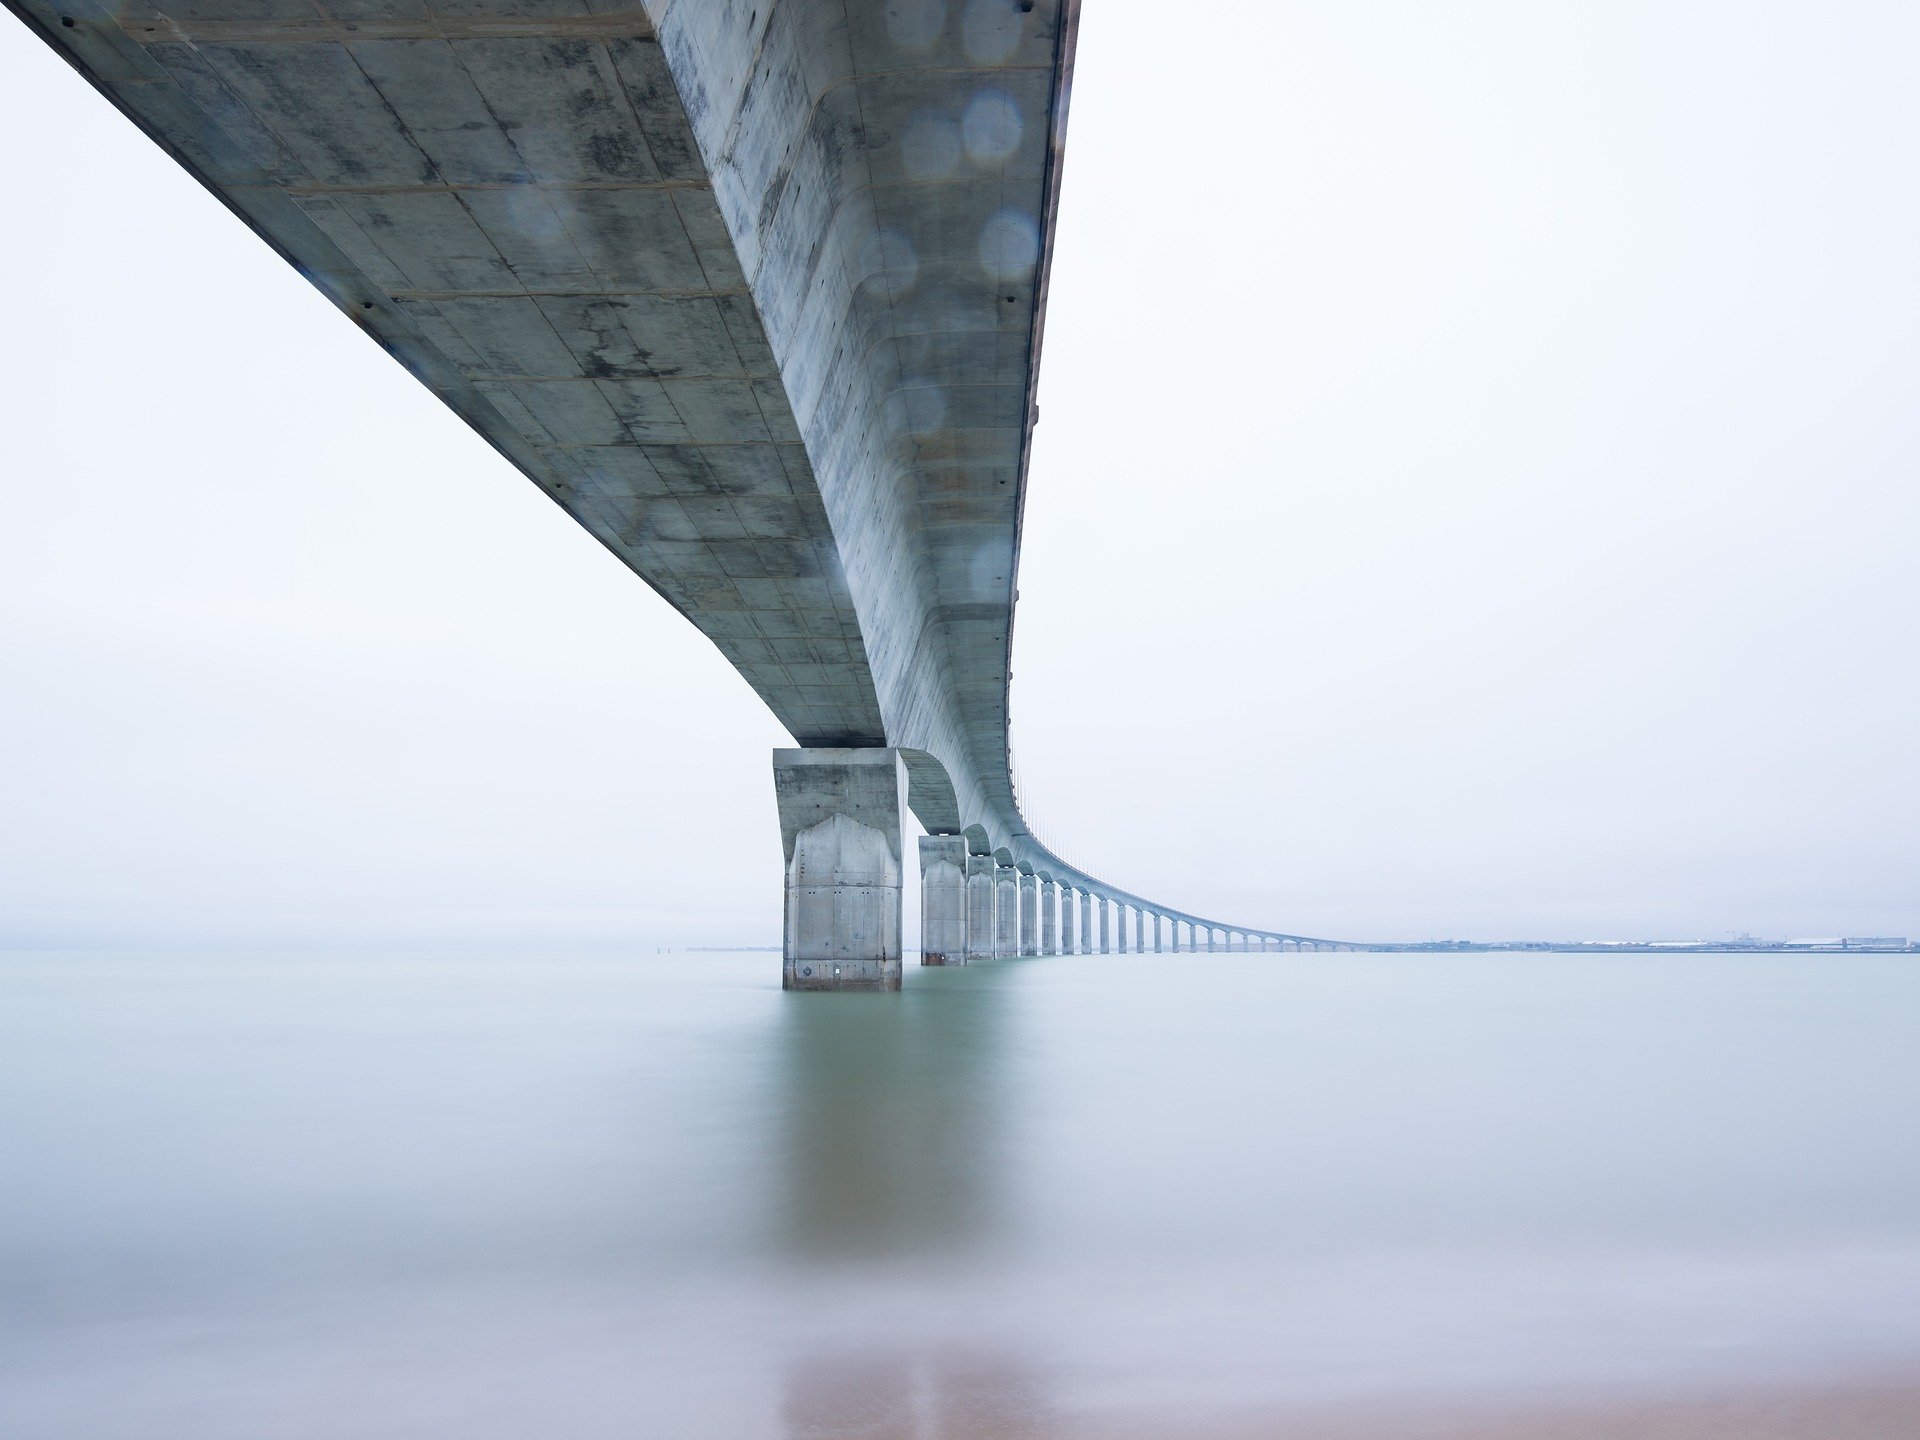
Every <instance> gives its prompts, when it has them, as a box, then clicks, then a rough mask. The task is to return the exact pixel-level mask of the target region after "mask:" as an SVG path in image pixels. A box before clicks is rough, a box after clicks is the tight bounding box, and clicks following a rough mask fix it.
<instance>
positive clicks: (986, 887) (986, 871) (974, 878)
mask: <svg viewBox="0 0 1920 1440" xmlns="http://www.w3.org/2000/svg"><path fill="white" fill-rule="evenodd" d="M994 869H995V866H994V863H993V857H992V856H991V855H969V856H967V959H969V960H991V959H992V958H993V933H994V925H993V908H994V907H993V899H994V896H993V878H994V877H993V872H994Z"/></svg>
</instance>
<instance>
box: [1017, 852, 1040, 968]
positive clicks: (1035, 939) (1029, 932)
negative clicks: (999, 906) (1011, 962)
mask: <svg viewBox="0 0 1920 1440" xmlns="http://www.w3.org/2000/svg"><path fill="white" fill-rule="evenodd" d="M1020 953H1021V954H1022V955H1038V954H1039V953H1040V881H1039V879H1038V878H1037V877H1036V876H1035V875H1034V874H1033V872H1032V871H1030V870H1027V871H1022V872H1021V874H1020Z"/></svg>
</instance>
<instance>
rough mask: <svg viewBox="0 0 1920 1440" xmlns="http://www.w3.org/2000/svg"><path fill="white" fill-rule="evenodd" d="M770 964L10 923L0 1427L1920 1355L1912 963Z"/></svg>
mask: <svg viewBox="0 0 1920 1440" xmlns="http://www.w3.org/2000/svg"><path fill="white" fill-rule="evenodd" d="M778 970H779V962H778V957H777V956H771V955H766V954H751V955H738V956H735V955H667V956H653V955H648V956H640V957H634V958H623V957H593V958H582V957H579V956H563V955H555V956H542V955H514V956H423V955H395V956H369V955H354V956H337V955H301V956H272V955H262V956H182V955H137V956H134V955H118V956H88V955H13V956H7V957H0V1435H5V1436H7V1437H9V1440H41V1437H48V1440H53V1437H58V1440H84V1437H101V1440H105V1437H116V1440H118V1437H126V1440H136V1437H137V1440H174V1437H179V1440H189V1437H190V1440H229V1437H231V1440H243V1437H244V1440H263V1437H286V1440H340V1437H353V1440H385V1437H393V1440H400V1437H407V1440H417V1437H422V1436H442V1435H445V1436H456V1435H457V1436H461V1437H500V1440H509V1437H511V1440H520V1437H528V1440H532V1437H542V1440H574V1437H594V1440H598V1437H616V1436H617V1437H646V1436H656V1435H658V1436H682V1435H685V1436H702V1437H706V1436H713V1437H729V1436H740V1437H755V1440H758V1437H770V1440H798V1437H802V1436H804V1437H809V1440H821V1437H829V1436H842V1435H844V1436H855V1435H858V1436H862V1437H869V1436H871V1437H893V1436H901V1437H906V1436H927V1437H932V1436H941V1437H947V1440H963V1437H974V1436H981V1437H984V1436H1003V1435H1004V1436H1052V1435H1056V1434H1059V1435H1067V1434H1072V1435H1076V1436H1078V1435H1083V1434H1084V1435H1100V1434H1107V1433H1114V1431H1115V1429H1116V1428H1117V1427H1119V1426H1121V1425H1122V1424H1123V1423H1124V1424H1127V1425H1134V1424H1138V1425H1143V1426H1151V1425H1152V1424H1153V1423H1155V1422H1156V1421H1164V1424H1165V1430H1164V1433H1166V1434H1168V1435H1178V1434H1191V1433H1194V1432H1195V1430H1196V1429H1197V1428H1199V1426H1200V1425H1201V1423H1202V1422H1204V1421H1205V1420H1206V1419H1207V1418H1208V1417H1211V1416H1215V1415H1218V1416H1221V1417H1225V1416H1230V1415H1248V1414H1255V1415H1259V1414H1270V1415H1272V1416H1274V1417H1286V1416H1289V1415H1304V1414H1308V1413H1320V1412H1324V1411H1327V1410H1328V1409H1338V1408H1339V1407H1341V1406H1345V1405H1351V1404H1358V1403H1374V1402H1378V1401H1380V1400H1382V1399H1392V1398H1396V1397H1428V1398H1431V1397H1441V1398H1442V1399H1444V1398H1446V1397H1463V1398H1471V1397H1482V1396H1516V1395H1527V1396H1538V1395H1575V1394H1578V1395H1616V1394H1621V1393H1630V1392H1634V1391H1636V1390H1645V1391H1648V1392H1654V1391H1661V1390H1671V1389H1673V1388H1675V1387H1686V1386H1694V1385H1708V1384H1716V1383H1739V1382H1742V1381H1745V1380H1748V1379H1752V1378H1755V1377H1761V1378H1766V1379H1768V1380H1773V1381H1777V1380H1779V1379H1781V1378H1782V1377H1805V1378H1807V1379H1809V1380H1824V1379H1831V1378H1840V1379H1844V1378H1846V1377H1849V1376H1856V1375H1857V1376H1863V1377H1865V1376H1871V1377H1879V1376H1886V1375H1906V1376H1911V1375H1915V1374H1920V1125H1916V1123H1915V1116H1916V1098H1917V1097H1920V964H1916V963H1915V961H1914V960H1913V958H1911V957H1901V956H1886V957H1865V956H1851V957H1850V956H1817V957H1785V958H1774V957H1752V956H1685V957H1674V958H1662V959H1640V958H1634V959H1626V958H1614V957H1591V956H1539V955H1529V956H1517V955H1516V956H1508V955H1475V956H1431V957H1420V956H1384V955H1319V956H1314V955H1303V956H1277V955H1268V956H1260V955H1235V956H1228V955H1219V956H1207V955H1190V956H1189V955H1183V956H1162V957H1156V956H1108V957H1078V958H1075V957H1064V958H1057V959H1047V960H1034V961H1011V962H998V963H992V964H986V965H980V966H975V967H971V968H967V969H953V970H927V971H922V970H912V969H910V971H909V974H908V977H907V987H906V989H905V991H904V992H903V993H902V994H899V995H893V996H838V995H785V994H783V993H782V992H781V991H780V989H779V987H778ZM1277 1423H1279V1419H1276V1424H1277Z"/></svg>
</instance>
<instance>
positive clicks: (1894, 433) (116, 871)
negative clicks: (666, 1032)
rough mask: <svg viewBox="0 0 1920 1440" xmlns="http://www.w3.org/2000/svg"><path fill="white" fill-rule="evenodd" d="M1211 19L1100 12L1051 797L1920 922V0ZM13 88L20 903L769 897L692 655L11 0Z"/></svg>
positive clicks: (1078, 211)
mask: <svg viewBox="0 0 1920 1440" xmlns="http://www.w3.org/2000/svg"><path fill="white" fill-rule="evenodd" d="M1176 14H1177V12H1170V11H1169V10H1168V9H1167V7H1166V6H1165V5H1164V4H1146V3H1134V0H1090V3H1089V4H1088V5H1087V8H1086V15H1085V19H1084V21H1083V25H1082V33H1081V43H1080V54H1079V67H1078V72H1077V78H1076V86H1075V91H1074V96H1073V109H1072V123H1071V127H1070V138H1069V144H1068V152H1067V153H1068V160H1067V167H1066V178H1065V186H1064V191H1063V195H1062V201H1061V224H1060V233H1059V241H1058V249H1057V253H1056V257H1055V261H1054V268H1053V297H1052V305H1051V309H1050V311H1049V316H1048V324H1047V350H1046V356H1045V361H1044V364H1043V369H1042V380H1041V385H1040V405H1041V412H1042V423H1041V424H1040V426H1039V429H1038V431H1037V432H1036V442H1035V447H1034V455H1033V467H1032V472H1031V489H1030V494H1029V500H1028V506H1027V534H1026V539H1025V543H1024V548H1023V559H1024V563H1025V568H1024V569H1023V571H1022V574H1021V590H1022V601H1021V606H1020V611H1019V619H1018V631H1017V651H1016V655H1015V661H1014V664H1015V678H1014V686H1013V702H1014V733H1015V743H1016V746H1017V750H1018V754H1019V762H1020V769H1021V778H1022V782H1023V793H1024V795H1025V796H1026V799H1027V802H1028V805H1027V808H1028V814H1029V818H1030V819H1031V820H1032V821H1033V823H1034V825H1035V827H1036V829H1037V830H1038V831H1039V833H1041V835H1042V836H1043V837H1044V838H1046V839H1047V840H1048V841H1049V842H1050V843H1051V844H1053V845H1054V846H1055V847H1056V848H1057V849H1059V850H1061V851H1062V852H1064V853H1066V854H1068V855H1070V856H1072V857H1073V858H1074V859H1075V860H1077V861H1078V862H1079V863H1080V864H1082V865H1084V866H1086V867H1088V868H1089V869H1091V870H1093V871H1095V872H1096V873H1100V874H1104V875H1106V876H1108V877H1110V878H1111V879H1112V880H1113V881H1114V882H1115V883H1117V884H1121V885H1124V886H1127V887H1129V888H1132V889H1135V890H1138V891H1143V892H1146V893H1150V894H1153V895H1157V896H1160V897H1163V898H1164V899H1165V900H1166V902H1167V903H1169V904H1172V905H1177V906H1181V907H1184V908H1187V909H1190V910H1195V911H1199V912H1202V913H1213V914H1217V915H1219V916H1220V917H1221V918H1222V919H1225V920H1230V921H1239V922H1243V923H1247V924H1253V925H1261V926H1268V927H1273V928H1278V929H1288V930H1297V931H1301V932H1305V933H1312V934H1332V935H1350V936H1355V937H1378V938H1390V939H1398V938H1421V937H1429V936H1464V937H1472V938H1479V939H1489V938H1501V937H1508V936H1549V937H1573V938H1588V937H1615V936H1623V937H1659V938H1672V937H1689V936H1703V937H1707V938H1715V937H1721V936H1725V935H1728V934H1731V933H1733V932H1735V931H1738V930H1751V931H1753V932H1754V933H1757V934H1763V935H1776V936H1781V935H1803V936H1804V935H1833V934H1839V933H1843V932H1844V933H1851V934H1865V933H1893V934H1908V935H1914V934H1920V746H1917V745H1916V741H1915V734H1916V732H1917V731H1920V721H1917V720H1916V717H1917V716H1920V666H1916V663H1915V658H1914V655H1915V645H1916V638H1917V637H1920V403H1917V402H1920V203H1917V202H1916V198H1915V197H1916V186H1915V184H1914V177H1915V175H1916V173H1920V166H1917V165H1916V159H1917V157H1916V153H1915V152H1916V150H1920V86H1916V85H1915V84H1914V83H1913V79H1912V73H1911V72H1912V57H1913V56H1914V55H1915V54H1920V10H1917V9H1916V8H1915V7H1914V6H1912V5H1911V4H1905V3H1888V4H1866V3H1848V4H1834V3H1817V4H1816V3H1805V4H1766V5H1754V4H1751V3H1746V4H1739V5H1734V4H1724V5H1716V4H1702V3H1692V0H1662V3H1657V4H1644V5H1609V6H1593V5H1574V4H1549V5H1541V4H1538V3H1526V4H1519V3H1516V4H1509V5H1494V4H1461V5H1448V6H1433V5H1430V4H1412V3H1409V4H1362V5H1353V4H1336V3H1331V0H1321V3H1315V4H1292V3H1286V4H1282V3H1273V4H1252V3H1248V4H1244V5H1235V6H1233V7H1232V9H1231V23H1210V24H1207V25H1185V24H1180V23H1170V22H1169V17H1170V15H1176ZM1219 18H1220V19H1221V20H1222V21H1223V22H1224V19H1225V14H1224V12H1223V13H1222V15H1221V16H1220V17H1219ZM0 128H3V129H4V133H6V134H8V135H9V136H11V137H13V141H14V144H13V146H12V149H11V153H10V164H11V170H12V174H11V176H10V186H9V200H8V210H9V217H8V218H9V223H8V225H7V226H5V227H4V229H0V257H3V258H4V273H5V274H6V275H7V276H8V297H7V325H6V343H5V345H4V346H0V407H4V414H5V430H4V442H3V443H4V445H5V449H4V451H3V452H0V454H4V463H0V945H48V946H76V945H119V944H137V945H138V944H161V945H172V944H201V943H214V944H222V945H227V944H241V945H251V944H272V945H287V944H294V945H305V944H335V943H352V944H356V945H364V944H371V945H379V944H398V945H419V944H449V945H470V944H500V945H514V946H524V945H533V946H547V945H551V946H566V945H575V944H592V945H628V946H634V947H648V948H650V947H652V946H655V945H678V944H702V943H707V944H719V943H729V942H740V943H776V942H777V940H778V936H779V909H780V881H779V838H778V834H777V830H776V828H775V820H774V810H773V797H772V785H771V779H770V767H769V759H768V751H769V749H770V748H771V747H773V746H775V745H779V744H782V743H785V736H784V735H783V733H782V732H781V731H780V730H779V728H778V727H777V726H776V725H775V724H774V722H773V721H772V719H771V718H770V716H768V714H767V713H766V712H765V710H764V709H763V708H762V707H761V706H760V704H759V702H758V701H757V700H756V698H755V697H754V696H753V694H752V693H751V692H750V691H749V690H748V689H747V687H746V685H745V684H744V683H743V682H742V681H740V680H739V679H738V678H737V677H736V676H735V675H734V673H733V672H732V670H731V669H730V668H729V667H728V666H727V665H726V664H725V662H724V661H722V660H721V658H720V657H719V655H718V653H717V652H715V651H714V650H713V649H712V648H711V646H709V645H708V643H707V642H706V641H705V640H704V639H702V638H701V637H700V636H699V634H698V633H697V632H696V631H694V630H693V629H692V627H690V626H688V625H687V624H686V623H685V622H684V621H682V620H680V619H679V618H678V617H677V616H676V615H675V614H674V613H673V612H672V611H671V610H670V609H669V608H668V607H667V606H666V605H665V603H664V602H662V601H660V600H658V599H657V598H656V597H655V596H654V595H653V594H652V592H651V591H649V590H648V589H647V588H646V587H645V586H644V585H643V584H641V583H640V581H639V580H638V579H636V578H635V577H634V576H633V575H632V574H631V573H630V572H628V571H627V570H626V569H625V568H624V567H623V566H622V565H620V564H619V563H618V562H617V561H616V560H615V559H614V558H613V557H612V556H611V555H609V554H607V553H606V552H605V551H604V550H602V549H601V548H600V547H599V546H598V545H597V544H596V543H595V542H593V541H592V540H591V539H590V538H589V537H588V536H587V535H586V533H585V532H584V531H582V530H580V529H579V528H578V527H577V526H575V525H574V524H573V523H572V522H571V521H570V520H568V519H567V518H566V516H565V515H563V514H562V513H561V512H560V511H559V510H558V509H557V508H556V507H554V506H553V505H552V504H551V503H550V502H548V501H547V500H545V499H544V498H543V497H542V496H540V495H539V494H538V493H536V491H535V490H534V488H533V486H532V485H531V484H530V483H529V482H527V481H526V480H524V479H523V478H521V477H520V476H518V475H517V474H515V473H514V472H513V471H511V470H510V469H509V468H508V467H507V466H506V464H505V463H504V462H503V461H502V460H500V459H499V458H498V457H497V456H496V455H495V454H493V452H491V451H490V450H488V449H487V448H486V447H485V446H484V445H482V444H481V442H480V441H479V440H478V439H477V438H476V437H474V436H473V435H472V434H471V433H470V432H469V431H467V430H466V429H465V428H464V427H463V426H462V425H461V424H460V423H459V422H458V421H456V420H455V419H454V417H453V416H452V415H451V413H449V412H448V411H446V410H445V409H444V408H443V407H442V406H441V405H440V404H439V403H438V402H437V401H435V400H434V399H433V398H432V397H431V396H430V395H428V393H427V392H426V391H425V390H423V389H421V388H420V387H419V386H418V385H417V384H415V383H414V382H412V381H411V380H410V379H408V378H407V377H406V375H405V374H404V373H403V372H402V371H401V370H400V369H399V368H398V367H397V366H395V365H394V364H393V363H392V362H391V361H389V360H388V359H387V358H386V357H385V356H384V355H382V354H381V353H380V352H379V351H378V350H377V349H376V348H375V347H374V346H372V345H371V344H369V343H367V342H366V341H365V340H363V339H362V338H361V337H360V335H359V334H358V332H357V331H356V330H355V329H354V328H353V327H352V326H351V325H350V324H349V323H348V322H346V321H345V320H344V319H342V318H341V317H340V316H339V315H338V314H336V313H335V312H334V311H333V310H332V308H331V307H330V306H328V305H327V304H326V303H325V302H324V301H323V300H322V299H321V298H320V296H319V295H318V294H317V293H316V292H314V291H312V290H311V289H309V288H308V287H307V286H306V285H305V284H304V283H303V282H302V281H300V280H299V279H298V278H297V277H296V276H295V275H294V274H293V272H292V271H291V270H290V269H288V268H287V267H286V266H285V265H284V264H283V263H282V262H281V261H280V260H279V259H277V258H276V257H275V256H273V255H272V254H271V253H270V252H269V251H268V250H267V249H266V247H265V246H264V245H262V244H261V243H260V242H259V241H257V240H255V239H254V238H253V237H252V236H251V234H249V233H248V232H247V231H246V230H245V229H244V228H243V227H242V226H241V225H240V224H239V223H238V222H236V221H235V220H233V219H232V217H231V216H230V215H228V214H227V212H226V211H224V210H223V209H222V208H221V207H220V206H219V205H218V204H217V203H216V202H215V201H214V200H212V198H211V197H209V196H208V195H206V194H205V193H204V192H202V191H201V190H200V189H199V188H198V187H197V186H195V185H194V184H193V183H192V182H191V181H189V180H188V179H187V177H186V176H185V174H184V173H182V172H181V171H179V170H178V169H176V168H175V167H174V166H173V165H172V163H171V162H170V161H168V160H166V159H165V158H164V157H163V156H162V155H161V154H160V153H159V152H158V151H157V150H155V149H154V148H153V147H152V146H151V145H150V144H148V143H147V142H146V141H145V140H144V139H142V138H141V137H140V136H139V135H138V134H137V133H136V132H135V131H134V130H133V129H132V128H131V127H130V126H129V125H127V124H126V122H124V121H123V120H122V119H121V118H120V117H119V116H118V115H117V114H116V113H115V112H114V111H113V110H112V109H111V108H110V107H109V106H108V105H107V104H106V103H105V102H104V101H102V100H101V99H99V97H97V96H96V95H95V94H93V93H92V92H91V91H90V90H89V89H87V87H85V86H84V85H83V84H82V83H81V82H80V81H79V80H78V79H77V77H75V76H74V75H73V74H72V73H71V72H70V71H68V70H67V69H66V67H65V66H64V65H63V64H61V63H59V62H58V61H57V60H56V59H55V58H54V57H53V56H52V55H51V53H49V52H47V51H45V50H44V49H42V48H41V46H40V45H39V43H38V42H37V41H35V40H33V39H32V38H31V37H29V36H28V35H27V33H26V32H25V31H24V30H23V29H22V28H20V27H19V26H18V25H17V24H16V23H15V22H13V21H12V20H11V19H7V20H5V21H0Z"/></svg>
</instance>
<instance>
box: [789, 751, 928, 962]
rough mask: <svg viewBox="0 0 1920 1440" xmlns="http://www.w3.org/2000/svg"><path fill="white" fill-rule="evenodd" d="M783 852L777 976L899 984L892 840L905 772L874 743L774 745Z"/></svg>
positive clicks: (901, 812) (896, 858)
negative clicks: (783, 920) (785, 747)
mask: <svg viewBox="0 0 1920 1440" xmlns="http://www.w3.org/2000/svg"><path fill="white" fill-rule="evenodd" d="M773 787H774V796H775V798H776V799H777V801H778V802H779V809H780V846H781V851H782V853H783V855H784V856H785V859H786V892H787V903H786V930H785V939H784V941H783V944H782V947H781V983H782V984H783V985H784V986H785V987H786V988H787V989H789V990H897V989H899V988H900V883H901V867H900V842H901V836H902V834H903V833H904V831H905V828H906V827H905V824H904V823H903V822H904V819H905V814H906V798H907V771H906V766H905V764H904V763H902V761H901V759H900V757H899V756H898V755H897V754H895V753H894V752H892V751H890V750H881V749H858V750H852V749H816V750H776V751H774V755H773Z"/></svg>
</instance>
